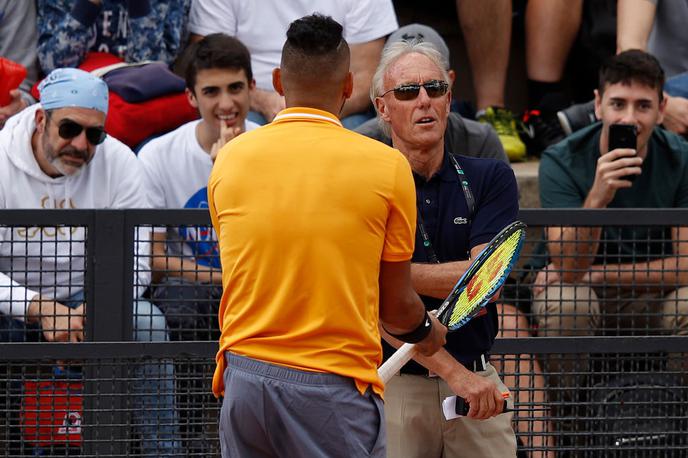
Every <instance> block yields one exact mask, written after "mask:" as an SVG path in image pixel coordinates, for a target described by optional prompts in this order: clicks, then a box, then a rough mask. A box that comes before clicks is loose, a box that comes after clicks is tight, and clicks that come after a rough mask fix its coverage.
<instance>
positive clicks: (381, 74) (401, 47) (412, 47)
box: [370, 40, 449, 137]
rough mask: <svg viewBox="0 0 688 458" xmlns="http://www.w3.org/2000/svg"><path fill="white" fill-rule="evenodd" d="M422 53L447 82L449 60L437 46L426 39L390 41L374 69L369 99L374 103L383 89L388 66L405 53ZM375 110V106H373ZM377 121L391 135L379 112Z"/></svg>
mask: <svg viewBox="0 0 688 458" xmlns="http://www.w3.org/2000/svg"><path fill="white" fill-rule="evenodd" d="M412 53H416V54H422V55H424V56H425V57H427V58H428V59H430V61H432V62H433V63H434V64H435V65H436V66H437V68H438V69H439V71H440V72H441V73H442V79H443V80H444V81H446V82H449V73H448V72H447V68H449V62H447V60H446V59H445V58H444V57H443V56H442V54H441V53H440V52H439V51H438V50H437V48H436V47H435V46H434V45H433V44H432V43H429V42H427V41H418V40H413V41H397V42H396V43H391V44H389V45H387V46H385V48H384V49H383V51H382V57H381V58H380V64H379V65H378V66H377V69H376V70H375V74H374V75H373V81H372V84H371V85H370V100H371V101H372V102H373V105H375V99H376V98H378V97H380V96H381V95H382V94H383V93H384V91H385V86H384V78H385V74H386V73H387V72H388V71H389V68H390V67H391V66H392V64H394V63H395V62H396V61H397V60H399V58H401V57H403V56H405V55H406V54H412ZM375 110H376V111H377V106H375ZM377 122H378V124H379V125H380V128H381V129H382V132H383V133H384V134H385V135H387V136H388V137H390V136H391V128H390V126H389V123H387V122H386V121H384V120H383V119H382V118H381V117H380V115H379V113H378V117H377Z"/></svg>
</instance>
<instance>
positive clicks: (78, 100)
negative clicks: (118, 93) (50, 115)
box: [38, 68, 108, 114]
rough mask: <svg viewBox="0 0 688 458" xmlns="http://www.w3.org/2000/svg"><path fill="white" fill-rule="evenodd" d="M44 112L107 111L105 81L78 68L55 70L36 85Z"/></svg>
mask: <svg viewBox="0 0 688 458" xmlns="http://www.w3.org/2000/svg"><path fill="white" fill-rule="evenodd" d="M38 91H39V92H40V94H41V106H42V107H43V108H44V109H45V110H54V109H56V108H65V107H79V108H90V109H93V110H98V111H102V112H103V113H105V114H107V111H108V87H107V84H105V81H103V80H102V79H100V78H98V77H97V76H93V75H91V74H90V73H88V72H85V71H83V70H79V69H78V68H57V69H55V70H53V71H52V72H50V74H49V75H48V76H47V77H46V78H45V79H44V80H43V81H41V84H39V85H38Z"/></svg>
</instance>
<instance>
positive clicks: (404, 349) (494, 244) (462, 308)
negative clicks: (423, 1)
mask: <svg viewBox="0 0 688 458" xmlns="http://www.w3.org/2000/svg"><path fill="white" fill-rule="evenodd" d="M525 236H526V225H525V224H523V223H522V222H520V221H516V222H513V223H511V224H510V225H508V226H507V227H505V228H504V229H502V230H501V231H500V232H499V234H497V235H496V236H495V237H494V238H493V239H492V240H491V241H490V243H488V244H487V246H486V247H485V248H483V250H482V251H481V252H480V254H478V256H476V258H475V260H474V261H473V262H472V263H471V265H470V266H468V269H467V270H466V272H464V274H463V275H462V276H461V278H460V279H459V281H458V282H457V283H456V285H454V288H453V289H452V291H451V293H449V296H447V298H446V299H445V300H444V302H442V305H441V306H440V308H439V309H437V311H436V312H435V315H436V316H437V318H438V319H439V320H440V322H441V323H442V324H444V325H445V326H447V328H448V329H449V332H451V331H456V330H457V329H459V328H460V327H461V326H463V325H465V324H466V323H468V322H469V321H470V320H471V319H472V318H473V317H474V316H475V315H477V314H478V312H480V310H481V309H482V308H483V307H485V305H487V303H488V302H489V301H490V299H491V298H492V296H494V295H495V294H496V293H497V290H499V288H501V286H502V285H503V284H504V281H505V280H506V278H507V277H508V276H509V273H510V272H511V269H512V268H513V267H514V264H515V263H516V261H517V260H518V256H519V254H520V253H521V248H522V247H523V241H524V239H525ZM415 348H416V347H415V345H413V344H404V345H402V346H401V347H400V348H399V350H397V351H396V352H395V353H394V354H393V355H392V356H391V357H390V358H389V359H388V360H387V361H386V362H385V363H384V364H383V365H382V366H380V368H379V369H378V375H379V376H380V378H381V379H382V381H383V382H384V383H387V382H388V381H389V380H390V379H391V378H392V376H393V375H394V374H396V373H397V372H398V371H399V369H401V367H402V366H403V365H404V364H406V363H407V362H408V361H409V360H410V359H411V358H413V356H414V355H415V353H416V349H415Z"/></svg>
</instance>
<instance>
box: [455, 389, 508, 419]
mask: <svg viewBox="0 0 688 458" xmlns="http://www.w3.org/2000/svg"><path fill="white" fill-rule="evenodd" d="M502 396H504V394H502ZM470 408H471V406H470V404H468V403H467V402H466V400H465V399H464V398H462V397H461V396H456V406H455V407H454V409H455V410H454V411H455V412H456V415H460V416H462V417H465V416H466V415H468V411H469V410H470ZM507 412H514V409H512V408H511V407H509V405H508V404H507V402H506V398H504V403H503V404H502V411H501V412H500V413H507Z"/></svg>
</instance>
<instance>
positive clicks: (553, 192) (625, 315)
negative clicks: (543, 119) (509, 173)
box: [532, 50, 688, 397]
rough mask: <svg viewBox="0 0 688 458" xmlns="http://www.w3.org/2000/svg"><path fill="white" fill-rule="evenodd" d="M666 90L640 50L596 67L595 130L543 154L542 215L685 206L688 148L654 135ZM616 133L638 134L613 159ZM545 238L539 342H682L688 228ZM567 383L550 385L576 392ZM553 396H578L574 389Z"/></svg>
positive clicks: (537, 310)
mask: <svg viewBox="0 0 688 458" xmlns="http://www.w3.org/2000/svg"><path fill="white" fill-rule="evenodd" d="M663 84H664V72H663V70H662V68H661V66H660V64H659V62H658V61H657V59H656V58H655V57H654V56H652V55H651V54H648V53H646V52H643V51H639V50H629V51H624V52H622V53H620V54H617V55H616V56H613V57H611V58H610V59H609V60H608V61H607V62H606V63H605V64H604V65H603V66H602V68H601V70H600V82H599V87H598V89H597V90H596V91H595V114H596V116H597V118H598V119H599V121H600V122H598V123H595V124H593V125H591V126H589V127H586V128H585V129H582V130H580V131H577V132H575V133H574V134H573V135H571V136H569V137H567V138H566V139H565V140H563V141H562V142H560V143H558V144H556V145H554V146H551V147H550V148H548V149H547V150H545V152H544V153H543V155H542V159H541V161H540V172H539V181H540V199H541V202H542V206H543V207H545V208H589V209H596V208H686V207H688V144H687V143H686V142H685V141H683V140H682V139H681V137H679V136H678V135H676V134H673V133H671V132H669V131H666V130H664V129H662V128H660V127H659V124H661V122H662V119H663V116H664V110H665V104H666V102H665V99H664V96H663V92H662V87H663ZM614 124H630V125H633V126H635V128H636V129H637V147H636V148H635V149H633V148H615V149H611V150H610V147H609V139H610V129H609V128H610V126H612V125H614ZM629 177H633V178H634V180H633V181H631V180H630V179H629ZM546 238H547V241H548V243H547V249H548V252H549V256H550V260H551V264H549V265H548V266H546V267H545V268H544V269H542V270H541V271H540V272H539V273H538V276H537V277H536V279H535V283H534V286H533V306H532V310H533V315H534V317H535V319H536V321H537V323H538V333H539V335H541V336H561V335H567V336H587V335H595V334H596V333H598V332H605V333H607V334H615V333H627V332H630V333H636V332H641V333H643V334H646V333H652V332H655V333H656V332H661V333H664V332H667V331H668V332H670V333H680V334H684V333H685V332H686V330H687V329H688V321H686V319H685V317H686V316H687V315H688V306H687V305H686V304H688V287H686V286H685V285H686V284H687V279H686V272H687V271H688V268H687V267H686V265H685V262H686V259H687V256H688V244H687V243H685V241H686V240H687V239H688V228H686V227H673V228H667V227H647V226H644V227H643V226H635V227H633V226H627V227H622V228H619V227H610V226H605V227H563V228H562V227H552V228H548V229H547V232H546ZM581 356H582V355H581ZM579 359H580V358H579ZM557 361H561V358H552V361H550V362H549V363H548V364H549V372H550V373H555V372H559V371H560V370H561V369H564V368H563V367H560V364H562V363H559V364H557ZM577 364H580V361H578V363H577ZM577 367H581V366H580V365H578V366H577ZM582 367H585V366H582ZM566 372H569V371H566ZM564 377H566V378H567V379H568V380H564ZM569 377H571V376H569V375H565V376H564V375H562V376H558V377H556V378H555V377H552V379H551V381H552V382H553V383H558V384H560V385H561V386H562V387H563V386H575V385H572V383H573V382H572V380H571V379H570V378H569ZM556 392H557V393H560V394H561V395H563V396H565V397H568V396H571V397H573V396H575V392H574V390H557V391H556Z"/></svg>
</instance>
